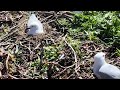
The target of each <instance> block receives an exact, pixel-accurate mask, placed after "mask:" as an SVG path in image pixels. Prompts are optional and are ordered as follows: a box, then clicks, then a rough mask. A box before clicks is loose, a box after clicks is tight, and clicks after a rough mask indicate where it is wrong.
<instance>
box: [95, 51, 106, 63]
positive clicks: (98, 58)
mask: <svg viewBox="0 0 120 90" xmlns="http://www.w3.org/2000/svg"><path fill="white" fill-rule="evenodd" d="M94 62H105V53H103V52H98V53H97V54H96V55H95V56H94Z"/></svg>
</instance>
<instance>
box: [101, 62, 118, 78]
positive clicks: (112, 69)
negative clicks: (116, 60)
mask: <svg viewBox="0 0 120 90" xmlns="http://www.w3.org/2000/svg"><path fill="white" fill-rule="evenodd" d="M99 74H100V76H101V78H103V79H120V70H119V69H118V68H117V67H116V66H113V65H111V64H105V65H103V66H102V67H101V68H100V69H99Z"/></svg>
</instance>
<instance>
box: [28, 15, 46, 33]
mask: <svg viewBox="0 0 120 90" xmlns="http://www.w3.org/2000/svg"><path fill="white" fill-rule="evenodd" d="M27 28H29V29H28V31H27V34H28V35H38V34H41V33H44V31H43V25H42V23H41V22H40V21H39V20H38V19H37V17H36V16H35V14H32V15H31V16H30V17H29V20H28V23H27Z"/></svg>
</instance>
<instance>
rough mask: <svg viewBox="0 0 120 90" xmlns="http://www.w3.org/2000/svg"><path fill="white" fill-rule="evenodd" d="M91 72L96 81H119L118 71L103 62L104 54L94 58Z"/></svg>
mask: <svg viewBox="0 0 120 90" xmlns="http://www.w3.org/2000/svg"><path fill="white" fill-rule="evenodd" d="M93 72H94V74H95V75H96V77H97V78H98V79H120V70H119V69H118V68H117V67H116V66H114V65H111V64H108V63H107V62H106V61H105V53H103V52H99V53H97V54H96V55H95V56H94V65H93Z"/></svg>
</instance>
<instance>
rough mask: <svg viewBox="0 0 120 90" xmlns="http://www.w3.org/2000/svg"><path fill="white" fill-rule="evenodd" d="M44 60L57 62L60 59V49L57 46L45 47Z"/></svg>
mask: <svg viewBox="0 0 120 90" xmlns="http://www.w3.org/2000/svg"><path fill="white" fill-rule="evenodd" d="M44 49H45V50H44V58H46V59H47V60H49V61H51V60H55V59H56V58H57V57H58V49H57V48H56V47H55V46H48V47H44Z"/></svg>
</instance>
